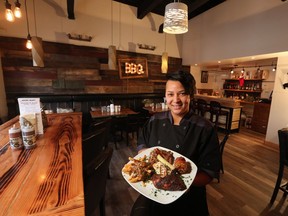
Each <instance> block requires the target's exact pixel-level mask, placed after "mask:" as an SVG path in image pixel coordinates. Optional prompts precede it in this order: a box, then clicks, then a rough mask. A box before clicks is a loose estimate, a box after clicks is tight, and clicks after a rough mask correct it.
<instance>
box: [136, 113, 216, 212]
mask: <svg viewBox="0 0 288 216" xmlns="http://www.w3.org/2000/svg"><path fill="white" fill-rule="evenodd" d="M153 146H162V147H165V148H168V149H171V150H173V151H176V152H178V153H180V154H182V155H184V156H185V157H187V158H189V159H190V160H191V161H193V162H194V163H195V164H196V166H197V168H198V170H201V171H204V172H206V173H207V174H208V175H210V176H211V177H212V178H218V177H219V171H220V150H219V141H218V136H217V132H216V130H215V128H214V127H213V125H212V124H211V123H210V122H209V121H208V120H206V119H205V118H203V117H201V116H198V115H195V114H194V113H193V111H190V112H189V113H187V114H186V115H185V116H184V117H183V118H182V120H181V122H180V124H179V125H174V124H173V118H172V115H171V113H170V111H166V112H162V113H156V114H154V115H153V116H152V117H151V118H150V120H149V121H148V122H147V123H146V124H145V125H144V127H143V130H142V131H141V133H140V134H139V137H138V150H140V149H142V148H147V147H148V148H149V147H153ZM171 211H173V212H175V211H176V212H177V213H178V214H177V215H185V216H186V215H189V216H190V215H208V214H209V213H208V207H207V203H206V188H205V187H194V186H191V187H190V189H189V190H188V192H186V193H185V194H184V195H183V196H182V197H180V198H179V199H178V200H176V201H175V202H173V203H172V204H168V205H162V204H159V203H156V202H152V203H151V213H150V214H149V215H151V216H152V215H157V216H159V215H166V216H167V215H171ZM181 212H182V213H183V214H182V213H181Z"/></svg>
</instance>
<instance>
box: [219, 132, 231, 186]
mask: <svg viewBox="0 0 288 216" xmlns="http://www.w3.org/2000/svg"><path fill="white" fill-rule="evenodd" d="M229 136H230V133H229V130H227V132H226V133H225V136H224V137H223V139H222V140H221V141H220V144H219V148H220V163H221V167H220V170H221V171H222V173H223V174H224V167H223V152H224V147H225V144H226V142H227V140H228V138H229ZM218 181H219V180H218Z"/></svg>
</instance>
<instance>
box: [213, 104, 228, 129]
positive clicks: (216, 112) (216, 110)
mask: <svg viewBox="0 0 288 216" xmlns="http://www.w3.org/2000/svg"><path fill="white" fill-rule="evenodd" d="M209 112H210V121H211V122H212V123H213V124H214V126H215V127H216V128H218V126H219V116H225V118H226V122H225V130H228V118H229V112H228V111H225V110H222V106H221V104H220V103H219V102H218V101H210V109H209Z"/></svg>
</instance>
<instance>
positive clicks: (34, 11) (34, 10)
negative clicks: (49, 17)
mask: <svg viewBox="0 0 288 216" xmlns="http://www.w3.org/2000/svg"><path fill="white" fill-rule="evenodd" d="M35 8H36V7H35V1H34V0H33V13H34V24H35V35H36V36H38V35H37V24H36V9H35Z"/></svg>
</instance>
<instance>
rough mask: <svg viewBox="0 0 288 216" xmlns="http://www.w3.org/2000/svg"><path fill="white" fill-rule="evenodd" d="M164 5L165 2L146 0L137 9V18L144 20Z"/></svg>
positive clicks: (161, 0)
mask: <svg viewBox="0 0 288 216" xmlns="http://www.w3.org/2000/svg"><path fill="white" fill-rule="evenodd" d="M162 3H163V0H145V1H143V2H142V4H141V5H140V6H138V9H137V18H138V19H143V18H144V17H145V16H146V15H147V14H148V13H150V12H151V11H152V10H154V9H155V8H157V7H158V6H159V5H161V4H162Z"/></svg>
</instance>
